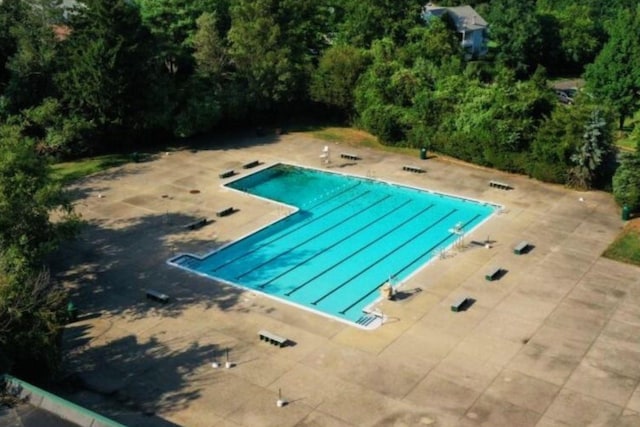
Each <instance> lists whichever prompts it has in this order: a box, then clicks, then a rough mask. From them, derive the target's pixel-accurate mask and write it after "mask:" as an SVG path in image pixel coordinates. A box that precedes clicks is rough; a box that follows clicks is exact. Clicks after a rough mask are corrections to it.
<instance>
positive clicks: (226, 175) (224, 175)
mask: <svg viewBox="0 0 640 427" xmlns="http://www.w3.org/2000/svg"><path fill="white" fill-rule="evenodd" d="M235 174H236V172H235V171H234V170H233V169H229V170H226V171H224V172H220V174H219V175H218V176H219V177H220V178H229V177H230V176H233V175H235Z"/></svg>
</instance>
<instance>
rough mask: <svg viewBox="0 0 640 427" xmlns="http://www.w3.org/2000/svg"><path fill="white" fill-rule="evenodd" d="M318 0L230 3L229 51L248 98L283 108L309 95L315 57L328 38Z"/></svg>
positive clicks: (263, 106)
mask: <svg viewBox="0 0 640 427" xmlns="http://www.w3.org/2000/svg"><path fill="white" fill-rule="evenodd" d="M323 8H324V6H323V4H322V2H319V1H314V0H284V1H276V0H235V1H234V2H233V3H232V5H231V8H230V14H231V29H230V30H229V33H228V39H229V42H230V47H229V56H230V58H231V60H232V62H233V64H234V65H235V68H236V73H235V77H236V79H237V80H236V81H237V83H238V86H239V87H240V88H241V89H240V90H241V93H244V96H245V100H246V101H245V104H246V105H248V106H251V107H252V109H253V110H258V111H263V112H264V111H267V110H271V109H273V108H274V107H276V108H282V107H283V106H286V104H288V103H290V102H292V101H294V100H304V99H306V93H307V91H306V89H307V87H308V81H309V78H310V75H311V71H312V69H313V63H314V61H315V60H316V58H317V56H318V55H319V53H320V51H321V50H322V47H323V45H324V44H325V42H326V41H325V40H324V35H325V34H326V28H324V27H323V24H324V22H325V21H324V20H323V19H320V17H321V16H322V13H321V12H322V11H323Z"/></svg>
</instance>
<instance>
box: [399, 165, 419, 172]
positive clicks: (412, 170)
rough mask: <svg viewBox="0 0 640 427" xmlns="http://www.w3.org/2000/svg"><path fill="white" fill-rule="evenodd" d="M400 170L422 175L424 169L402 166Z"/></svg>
mask: <svg viewBox="0 0 640 427" xmlns="http://www.w3.org/2000/svg"><path fill="white" fill-rule="evenodd" d="M402 170H405V171H408V172H414V173H424V169H422V168H420V167H418V166H410V165H404V166H403V167H402Z"/></svg>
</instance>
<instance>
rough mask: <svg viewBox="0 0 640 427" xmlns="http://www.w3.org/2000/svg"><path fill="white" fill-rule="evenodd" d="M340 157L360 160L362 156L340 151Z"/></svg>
mask: <svg viewBox="0 0 640 427" xmlns="http://www.w3.org/2000/svg"><path fill="white" fill-rule="evenodd" d="M340 157H342V158H343V159H347V160H360V156H356V155H355V154H349V153H340Z"/></svg>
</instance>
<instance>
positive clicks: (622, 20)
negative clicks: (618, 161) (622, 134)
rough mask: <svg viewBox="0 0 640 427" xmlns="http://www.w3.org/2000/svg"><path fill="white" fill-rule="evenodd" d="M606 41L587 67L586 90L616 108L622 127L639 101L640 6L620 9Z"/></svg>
mask: <svg viewBox="0 0 640 427" xmlns="http://www.w3.org/2000/svg"><path fill="white" fill-rule="evenodd" d="M609 31H610V32H609V40H608V41H607V43H606V44H605V45H604V47H603V48H602V51H601V52H600V54H599V55H598V56H597V58H596V59H595V62H594V63H593V64H591V65H589V66H587V70H586V73H585V77H586V80H587V89H588V90H589V91H591V93H592V94H593V95H595V96H596V97H597V98H598V99H601V100H603V101H605V102H607V103H609V104H610V105H611V106H612V107H613V108H614V110H615V112H616V113H617V116H618V120H619V127H620V128H621V129H622V127H623V126H624V121H625V119H626V118H627V117H629V116H630V115H631V114H632V113H633V112H634V111H636V109H637V108H638V103H639V102H640V6H638V7H636V8H633V9H625V10H621V11H620V13H619V14H618V16H617V18H616V20H615V23H614V24H613V25H611V27H610V30H609Z"/></svg>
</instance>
